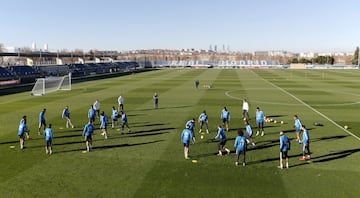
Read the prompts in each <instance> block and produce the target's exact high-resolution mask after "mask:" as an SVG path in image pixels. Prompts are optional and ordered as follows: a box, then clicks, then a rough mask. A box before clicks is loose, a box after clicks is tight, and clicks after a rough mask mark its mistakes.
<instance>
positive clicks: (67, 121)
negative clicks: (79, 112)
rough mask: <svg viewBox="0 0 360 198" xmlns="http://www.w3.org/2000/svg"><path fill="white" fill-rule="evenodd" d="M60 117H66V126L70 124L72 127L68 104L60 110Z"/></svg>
mask: <svg viewBox="0 0 360 198" xmlns="http://www.w3.org/2000/svg"><path fill="white" fill-rule="evenodd" d="M61 117H62V118H63V119H64V118H66V128H69V125H70V126H71V128H74V125H73V124H72V123H71V120H70V111H69V106H66V107H65V109H64V110H63V112H62V115H61Z"/></svg>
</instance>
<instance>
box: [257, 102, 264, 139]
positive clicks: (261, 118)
mask: <svg viewBox="0 0 360 198" xmlns="http://www.w3.org/2000/svg"><path fill="white" fill-rule="evenodd" d="M264 124H265V114H264V112H263V111H261V110H260V108H259V107H256V125H257V131H256V136H258V135H259V132H260V130H261V136H264V135H265V133H264Z"/></svg>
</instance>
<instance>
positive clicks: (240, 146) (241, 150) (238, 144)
mask: <svg viewBox="0 0 360 198" xmlns="http://www.w3.org/2000/svg"><path fill="white" fill-rule="evenodd" d="M238 135H239V136H237V137H236V139H235V144H234V147H235V151H236V162H235V165H236V166H238V165H239V158H240V155H242V161H243V163H242V165H243V166H245V165H246V147H247V141H246V137H245V136H244V132H243V131H242V130H241V129H239V130H238Z"/></svg>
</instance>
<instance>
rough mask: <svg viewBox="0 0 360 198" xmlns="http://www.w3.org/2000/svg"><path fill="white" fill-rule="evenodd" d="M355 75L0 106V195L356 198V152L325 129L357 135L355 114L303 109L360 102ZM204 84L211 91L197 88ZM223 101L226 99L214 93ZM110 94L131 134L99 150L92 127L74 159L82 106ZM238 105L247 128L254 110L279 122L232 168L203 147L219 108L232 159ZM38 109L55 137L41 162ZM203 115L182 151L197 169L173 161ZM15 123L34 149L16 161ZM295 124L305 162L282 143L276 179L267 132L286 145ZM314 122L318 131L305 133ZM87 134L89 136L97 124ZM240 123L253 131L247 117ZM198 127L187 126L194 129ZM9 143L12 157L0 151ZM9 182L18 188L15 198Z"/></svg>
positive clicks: (112, 85) (165, 76)
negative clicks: (301, 132)
mask: <svg viewBox="0 0 360 198" xmlns="http://www.w3.org/2000/svg"><path fill="white" fill-rule="evenodd" d="M359 77H360V74H359V72H358V71H345V70H344V71H340V72H337V71H332V70H326V71H323V70H317V71H308V70H307V71H305V70H159V71H153V72H147V73H142V74H136V75H129V76H122V77H118V78H112V79H105V80H98V81H92V82H86V83H80V84H75V85H73V90H72V91H70V92H68V91H64V92H56V93H52V94H49V95H45V96H43V97H30V96H29V93H20V94H14V95H9V96H2V97H1V98H0V104H1V109H0V122H1V123H0V126H1V129H0V151H1V152H0V157H1V159H2V161H1V163H0V168H1V170H3V171H1V172H0V178H2V180H1V182H0V189H1V190H0V191H1V193H2V196H5V197H49V196H52V197H64V196H71V197H73V196H78V197H86V196H91V197H95V196H97V197H183V196H185V194H188V193H189V194H191V196H193V197H216V196H226V197H240V196H241V197H243V196H244V197H303V196H307V197H329V196H331V197H334V196H340V197H354V196H355V195H358V194H360V190H359V189H358V188H357V185H355V184H356V183H358V178H359V176H360V173H359V172H360V168H359V166H358V164H357V163H356V162H358V161H359V160H360V154H359V151H360V149H359V142H358V140H356V139H355V138H353V137H352V136H350V135H348V134H346V133H344V131H343V129H340V128H337V127H334V124H333V123H332V122H331V120H332V121H334V122H335V123H336V124H338V125H339V126H343V125H344V124H347V125H349V127H350V128H349V131H350V132H351V133H353V134H355V135H356V136H359V131H358V128H359V127H360V125H359V123H358V116H357V109H358V107H359V104H353V105H347V106H341V105H339V106H336V105H333V106H326V105H324V106H315V105H314V106H311V104H343V103H348V102H357V101H360V99H359V97H360V90H359V89H357V88H358V87H357V86H356V82H357V81H358V79H359ZM196 79H199V80H200V83H201V84H200V87H201V88H200V90H199V91H196V89H195V87H194V81H195V80H196ZM268 82H270V84H269V83H268ZM352 82H354V83H352ZM203 84H213V85H214V87H213V88H212V89H206V88H203V87H202V85H203ZM272 84H273V85H275V86H276V87H279V88H280V89H283V90H284V91H286V92H284V91H281V90H279V89H275V88H274V86H272ZM350 85H351V86H350ZM318 90H323V91H319V92H318ZM329 90H331V91H329ZM227 91H231V93H230V94H231V96H233V98H232V97H228V96H227V95H225V92H227ZM154 92H157V93H158V94H159V96H160V99H159V109H157V110H154V109H152V108H153V107H152V106H153V101H152V95H153V94H154ZM287 93H289V94H291V95H293V96H295V97H296V98H298V99H299V100H300V101H303V102H304V103H305V104H308V105H310V107H311V108H313V109H315V110H316V111H318V112H320V113H321V114H323V115H325V116H326V117H327V118H329V119H325V118H324V117H323V116H321V115H319V114H318V113H316V112H314V111H313V110H312V109H309V108H308V107H307V106H306V105H305V104H303V103H302V102H300V101H299V100H296V99H295V98H294V97H291V96H290V95H289V94H287ZM317 93H319V94H317ZM119 95H123V96H124V97H125V109H126V112H127V114H128V116H129V124H130V127H131V128H132V130H133V133H130V134H125V135H120V134H119V131H117V130H112V129H109V137H110V139H109V140H107V141H104V140H103V137H102V136H100V135H99V134H100V131H99V130H98V129H97V131H96V135H95V138H94V140H95V141H94V146H95V149H94V151H93V152H90V153H86V154H83V153H82V151H83V150H84V148H85V144H84V142H83V137H82V136H81V129H82V128H81V127H82V126H83V125H84V124H85V123H86V115H87V110H88V108H89V106H90V104H92V103H93V102H94V101H95V100H96V99H99V100H100V102H101V108H102V109H103V110H105V112H106V113H107V114H108V115H110V112H111V111H110V109H111V106H113V105H117V97H118V96H119ZM236 98H237V99H236ZM242 98H247V99H248V100H249V102H250V109H251V110H250V116H251V117H252V118H253V117H254V115H255V108H256V106H260V107H261V109H262V110H264V112H265V114H266V115H267V116H270V117H273V118H274V119H277V120H278V121H280V120H283V121H284V122H285V124H283V125H281V124H278V123H276V124H275V123H269V124H267V125H266V129H265V132H266V135H265V136H264V137H256V138H255V140H256V142H257V145H258V148H257V149H255V150H249V151H248V153H247V161H248V166H246V167H235V165H234V162H235V155H234V154H233V153H232V154H231V155H230V156H223V157H219V156H216V152H217V142H213V141H212V140H211V139H212V138H213V137H214V136H215V135H216V125H217V124H218V123H219V122H220V111H221V109H222V108H223V107H224V106H227V107H228V109H229V110H230V112H231V121H230V128H231V131H230V132H229V133H228V138H229V140H228V143H227V146H228V147H229V148H231V149H232V150H233V144H234V138H235V137H236V132H235V131H236V129H237V128H239V127H244V124H243V121H242V120H241V108H242V103H241V100H240V99H242ZM261 101H267V102H269V103H274V102H283V103H289V104H297V105H296V106H285V105H274V104H267V103H262V102H261ZM65 105H69V106H70V111H71V117H72V121H73V123H75V125H76V126H77V128H75V129H66V128H65V129H60V127H64V126H65V121H64V120H62V119H61V117H60V116H61V111H62V109H63V107H64V106H65ZM44 107H46V108H47V110H48V111H47V114H46V118H47V122H48V123H50V122H51V123H52V124H53V126H54V130H55V140H54V144H55V145H54V154H53V155H52V156H46V155H45V151H44V148H43V146H44V140H43V138H42V137H39V136H37V134H36V131H37V124H38V123H37V121H38V120H37V119H38V114H39V112H40V110H41V109H42V108H44ZM204 109H206V111H207V112H208V114H209V127H210V132H211V134H209V135H207V134H206V135H205V138H204V139H203V140H200V139H199V138H198V139H197V142H196V143H195V144H194V145H191V146H190V156H191V157H192V158H193V159H197V160H198V163H196V164H194V163H191V161H189V160H185V159H183V147H182V144H181V143H180V137H179V136H180V133H181V131H182V129H183V128H184V125H185V122H186V121H187V120H189V119H190V118H192V117H195V118H197V117H198V115H199V114H200V113H201V112H202V110H204ZM23 114H26V115H28V119H29V122H28V124H29V126H30V130H31V132H32V136H33V137H34V139H33V140H31V141H27V142H26V146H27V147H28V148H27V149H25V150H24V151H21V150H20V149H19V145H18V138H17V127H18V122H19V120H20V118H21V116H22V115H23ZM294 114H298V115H299V116H300V118H301V120H302V121H303V123H304V124H306V125H307V126H308V127H309V128H310V129H311V130H310V136H311V139H312V143H311V150H312V152H313V154H312V158H313V159H312V160H311V161H310V162H302V161H298V157H299V154H300V153H301V145H297V144H295V142H294V141H293V144H292V149H291V151H290V153H289V154H290V157H291V158H290V165H291V168H290V169H289V170H279V169H277V168H276V167H277V166H278V155H279V148H278V147H279V143H278V139H279V135H278V132H279V130H285V131H288V135H289V137H290V138H294V134H293V133H292V132H291V131H292V130H293V119H292V116H293V115H294ZM313 122H320V123H323V124H324V126H323V127H319V126H312V123H313ZM96 124H97V125H96V127H98V126H99V125H98V121H97V122H96ZM251 125H252V126H253V129H254V128H255V120H254V119H252V120H251ZM198 127H199V126H198V123H197V131H198ZM254 130H255V131H256V129H254ZM197 131H196V132H197ZM197 136H199V135H198V134H197ZM11 145H14V146H16V147H15V149H10V148H9V146H11ZM87 183H88V185H85V184H87ZM19 184H21V185H24V187H25V188H21V189H22V190H20V191H19V190H18V189H19V188H18V186H19ZM339 188H341V189H342V190H341V191H339V190H337V189H339Z"/></svg>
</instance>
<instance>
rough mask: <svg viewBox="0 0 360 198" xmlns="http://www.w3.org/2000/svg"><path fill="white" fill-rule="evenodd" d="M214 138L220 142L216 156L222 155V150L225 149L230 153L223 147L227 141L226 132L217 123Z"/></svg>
mask: <svg viewBox="0 0 360 198" xmlns="http://www.w3.org/2000/svg"><path fill="white" fill-rule="evenodd" d="M214 139H215V140H216V139H220V142H219V144H218V154H217V155H218V156H222V152H221V151H222V150H223V149H225V151H226V152H227V154H230V150H229V149H228V148H226V147H225V144H226V142H227V138H226V132H225V130H224V128H223V127H222V126H221V124H219V125H218V133H217V135H216V136H215V138H214Z"/></svg>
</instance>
